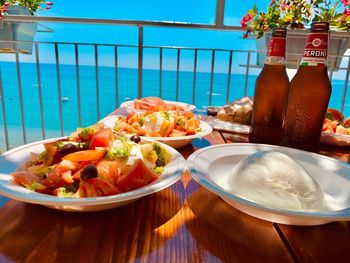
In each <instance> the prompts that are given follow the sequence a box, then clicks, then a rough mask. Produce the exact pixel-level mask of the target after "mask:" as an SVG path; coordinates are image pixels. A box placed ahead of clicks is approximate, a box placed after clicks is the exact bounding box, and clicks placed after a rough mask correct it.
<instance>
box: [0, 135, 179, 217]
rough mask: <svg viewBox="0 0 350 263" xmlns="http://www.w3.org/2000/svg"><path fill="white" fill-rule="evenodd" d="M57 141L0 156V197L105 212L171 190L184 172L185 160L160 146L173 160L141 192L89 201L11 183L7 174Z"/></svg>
mask: <svg viewBox="0 0 350 263" xmlns="http://www.w3.org/2000/svg"><path fill="white" fill-rule="evenodd" d="M59 139H61V138H55V139H49V140H42V141H37V142H34V143H30V144H26V145H23V146H21V147H18V148H15V149H12V150H10V151H8V152H5V153H3V154H2V155H1V156H0V194H1V195H4V196H6V197H8V198H11V199H15V200H18V201H23V202H27V203H32V204H39V205H44V206H47V207H50V208H54V209H58V210H65V211H75V212H87V211H99V210H107V209H111V208H115V207H119V206H123V205H126V204H129V203H131V202H134V201H136V200H138V199H139V198H141V197H144V196H147V195H150V194H153V193H156V192H158V191H161V190H163V189H164V188H166V187H169V186H171V185H172V184H174V183H175V182H177V181H178V180H179V179H180V178H181V176H182V173H183V172H184V170H185V159H184V158H183V157H182V155H181V154H180V153H178V152H177V151H176V150H174V149H172V148H171V147H169V146H166V145H163V146H164V147H165V148H166V149H167V150H169V151H170V152H171V153H172V154H173V158H172V160H171V161H170V162H169V163H168V165H167V166H166V167H165V170H164V172H163V173H162V175H161V176H160V178H159V179H158V180H156V181H155V182H153V183H151V184H149V185H146V186H144V187H142V188H139V189H136V190H133V191H129V192H125V193H121V194H117V195H111V196H103V197H88V198H67V197H65V198H62V197H56V196H52V195H46V194H41V193H37V192H33V191H31V190H29V189H26V188H24V187H22V186H19V185H17V184H14V183H13V182H12V180H11V176H10V173H11V172H14V171H15V170H16V169H17V168H18V167H20V165H21V164H22V163H23V162H24V161H26V160H27V159H28V158H29V155H30V153H31V152H34V153H40V152H42V151H43V150H44V147H43V144H44V143H47V142H50V141H57V140H59Z"/></svg>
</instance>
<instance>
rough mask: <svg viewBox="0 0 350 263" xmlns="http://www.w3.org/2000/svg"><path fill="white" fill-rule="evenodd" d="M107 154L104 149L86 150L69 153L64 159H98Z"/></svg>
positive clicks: (74, 160)
mask: <svg viewBox="0 0 350 263" xmlns="http://www.w3.org/2000/svg"><path fill="white" fill-rule="evenodd" d="M104 155H105V151H104V150H85V151H79V152H74V153H70V154H67V155H66V156H64V157H63V158H62V159H63V160H69V161H72V162H89V161H98V160H100V159H101V158H102V157H103V156H104Z"/></svg>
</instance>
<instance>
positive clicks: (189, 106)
mask: <svg viewBox="0 0 350 263" xmlns="http://www.w3.org/2000/svg"><path fill="white" fill-rule="evenodd" d="M164 102H165V103H169V104H174V105H176V106H180V107H182V108H184V112H187V111H194V110H195V109H196V106H194V105H192V104H187V103H184V102H179V101H171V100H164ZM120 108H125V109H127V110H128V111H131V112H139V113H140V112H145V111H144V110H137V109H135V108H134V101H133V100H130V101H125V102H123V103H122V104H120Z"/></svg>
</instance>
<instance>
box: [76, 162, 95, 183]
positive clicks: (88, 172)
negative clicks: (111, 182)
mask: <svg viewBox="0 0 350 263" xmlns="http://www.w3.org/2000/svg"><path fill="white" fill-rule="evenodd" d="M97 175H98V172H97V168H96V166H95V165H92V164H90V165H87V166H85V167H84V169H83V170H82V171H81V174H80V178H81V179H83V180H87V179H90V178H96V177H97Z"/></svg>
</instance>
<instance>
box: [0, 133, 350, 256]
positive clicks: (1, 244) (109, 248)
mask: <svg viewBox="0 0 350 263" xmlns="http://www.w3.org/2000/svg"><path fill="white" fill-rule="evenodd" d="M242 141H247V138H246V137H245V136H242V135H238V134H229V133H220V132H218V131H214V132H213V133H212V134H211V135H209V136H206V137H205V139H202V140H199V139H198V140H195V141H193V143H192V145H188V146H186V147H184V148H182V149H180V150H179V151H180V152H181V153H182V154H183V155H184V156H185V157H186V158H187V157H188V156H189V155H190V154H191V153H193V152H194V151H195V150H196V149H198V148H202V147H205V146H208V145H213V144H220V143H235V142H242ZM348 152H349V148H335V147H323V148H322V151H321V153H322V154H325V155H329V156H332V157H335V158H337V159H340V160H343V161H346V160H347V159H348ZM130 261H131V262H132V261H137V262H350V222H334V223H330V224H326V225H321V226H312V227H301V226H287V225H280V224H275V223H271V222H267V221H263V220H260V219H257V218H254V217H251V216H249V215H246V214H244V213H242V212H240V211H238V210H236V209H234V208H232V207H231V206H229V205H228V204H226V203H225V202H224V201H223V200H221V198H219V197H218V196H216V195H215V194H213V193H211V192H209V191H207V190H206V189H204V188H203V187H201V186H200V185H198V184H197V183H196V182H195V181H194V180H192V179H191V177H190V175H189V174H188V173H185V174H184V175H183V177H182V179H181V180H180V181H178V182H177V183H176V184H174V185H173V186H171V187H169V188H167V189H165V190H163V191H161V192H158V193H156V194H153V195H150V196H147V197H145V198H142V199H140V200H139V201H137V202H135V203H132V204H129V205H127V206H124V207H120V208H117V209H113V210H108V211H102V212H91V213H72V212H63V211H57V210H53V209H49V208H46V207H43V206H39V205H32V204H26V203H23V202H18V201H14V200H9V199H7V198H5V197H2V196H0V262H35V263H37V262H65V263H68V262H84V263H85V262H130Z"/></svg>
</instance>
